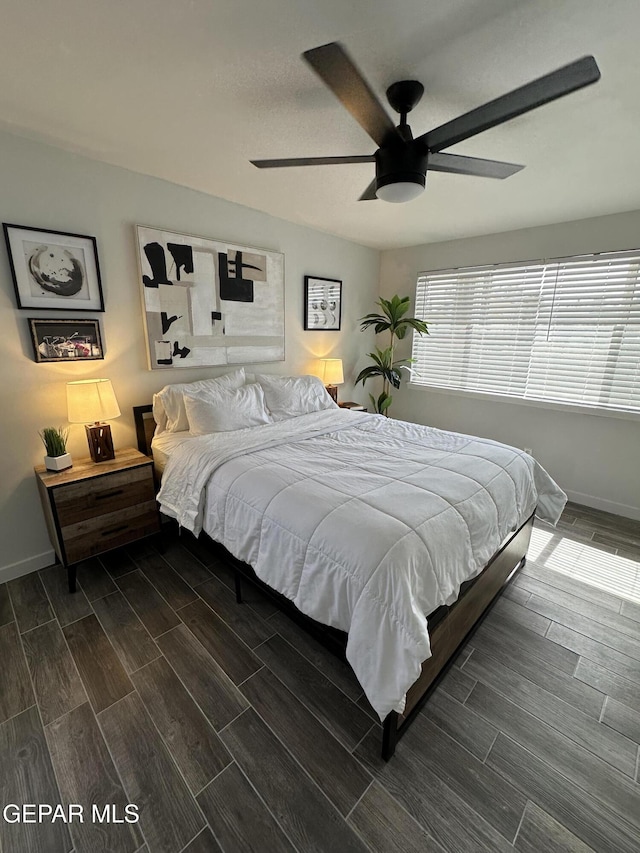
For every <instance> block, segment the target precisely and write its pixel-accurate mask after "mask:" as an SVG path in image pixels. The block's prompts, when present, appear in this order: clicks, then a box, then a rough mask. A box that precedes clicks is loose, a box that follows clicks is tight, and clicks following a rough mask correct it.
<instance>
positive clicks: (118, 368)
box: [0, 134, 379, 580]
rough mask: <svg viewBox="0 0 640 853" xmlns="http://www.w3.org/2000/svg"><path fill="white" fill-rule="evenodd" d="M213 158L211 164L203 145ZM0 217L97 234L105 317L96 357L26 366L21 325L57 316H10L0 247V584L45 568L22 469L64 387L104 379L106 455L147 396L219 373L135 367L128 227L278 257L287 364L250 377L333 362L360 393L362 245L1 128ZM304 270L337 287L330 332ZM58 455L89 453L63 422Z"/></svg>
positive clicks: (374, 263) (372, 288) (346, 389)
mask: <svg viewBox="0 0 640 853" xmlns="http://www.w3.org/2000/svg"><path fill="white" fill-rule="evenodd" d="M211 156H212V157H215V146H213V147H212V151H211ZM0 220H2V221H3V222H11V223H14V224H18V225H26V226H33V227H36V228H51V229H54V230H60V231H70V232H76V233H80V234H91V235H93V236H95V237H96V238H97V241H98V253H99V259H100V266H101V272H102V283H103V290H104V296H105V303H106V313H104V314H101V315H98V314H95V315H91V314H87V315H86V316H96V317H99V318H100V323H101V327H102V334H103V343H104V345H105V349H106V358H105V360H104V361H100V362H89V363H87V364H84V365H83V364H77V363H74V364H67V365H51V364H36V363H35V362H34V361H33V356H32V350H31V344H30V340H29V336H28V329H27V325H28V324H27V317H30V316H41V317H48V316H51V315H53V316H55V313H57V312H46V311H44V312H42V311H41V312H37V311H33V310H17V309H16V307H15V305H16V302H15V296H14V292H13V285H12V282H11V275H10V272H9V264H8V261H7V257H6V249H5V246H4V241H2V245H1V246H0V352H1V356H2V357H1V361H0V365H1V367H0V371H1V383H0V450H1V452H2V462H1V466H2V467H1V475H0V545H1V547H0V580H6V579H8V578H9V577H15V576H17V575H19V574H23V573H24V572H26V571H30V570H32V569H36V568H40V567H42V566H44V565H47V564H49V563H50V562H51V561H52V557H53V552H52V550H51V546H50V544H49V540H48V538H47V533H46V529H45V525H44V521H43V516H42V511H41V508H40V503H39V498H38V493H37V489H36V483H35V477H34V474H33V465H34V464H40V463H41V462H42V457H43V454H44V450H43V447H42V445H41V443H40V439H39V437H38V430H39V429H41V428H42V427H43V426H49V425H58V424H61V423H64V422H65V420H66V397H65V393H66V392H65V382H67V381H69V380H72V379H80V378H83V377H89V376H104V377H108V378H110V379H111V380H112V381H113V386H114V389H115V392H116V394H117V397H118V401H119V403H120V408H121V410H122V412H123V416H122V417H121V418H119V419H118V420H116V421H113V422H112V431H113V436H114V443H115V445H116V451H117V448H118V447H120V448H122V447H127V446H135V432H134V426H133V415H132V413H131V407H132V406H134V405H142V404H144V403H149V402H151V396H152V394H153V392H154V391H157V390H158V389H159V388H161V387H162V386H163V385H164V384H166V383H168V382H181V381H190V380H194V379H201V378H204V377H206V376H209V375H211V376H213V375H216V374H217V373H220V372H221V371H220V370H215V369H204V368H200V369H198V368H194V369H190V370H184V369H183V370H180V369H174V370H165V371H149V370H147V367H146V352H145V344H144V337H143V326H142V313H141V297H140V291H139V283H138V275H137V269H136V256H135V245H134V227H133V226H134V223H140V224H144V225H151V226H156V227H162V228H165V229H167V230H170V231H171V230H174V231H181V232H185V233H188V234H196V235H201V236H205V237H212V238H221V239H224V240H229V241H230V242H235V243H240V244H241V245H249V246H258V247H264V248H268V249H273V250H276V251H281V252H284V255H285V280H286V294H285V300H286V361H285V362H278V363H274V364H268V365H264V366H263V367H261V368H260V369H261V370H262V369H264V371H265V372H274V373H292V374H299V373H304V372H309V371H311V370H312V369H313V367H314V362H315V359H316V358H318V357H322V356H329V355H331V356H334V357H340V358H343V359H344V367H345V379H347V384H345V386H343V387H342V388H341V389H340V397H341V399H366V393H364V392H363V391H362V386H359V392H357V393H356V394H354V393H353V389H352V385H351V383H350V382H349V379H350V380H351V381H352V380H353V378H355V376H356V374H357V371H358V370H359V369H360V368H361V367H362V366H363V363H364V359H363V353H365V352H366V351H367V350H368V349H369V348H370V346H371V342H372V338H371V337H370V336H369V335H363V334H361V333H360V332H359V331H358V323H357V319H358V317H361V316H362V315H363V314H365V313H367V312H368V311H370V310H372V309H373V303H374V301H375V299H376V298H377V290H378V272H379V254H378V252H376V251H374V250H372V249H367V248H363V247H362V246H357V245H355V244H353V243H348V242H346V241H344V240H339V239H337V238H335V237H331V236H328V235H325V234H322V233H319V232H317V231H313V230H311V229H309V228H302V227H299V226H296V225H292V224H291V223H288V222H284V221H282V220H280V219H276V218H274V217H272V216H268V215H267V214H264V213H260V212H258V211H255V210H251V209H248V208H246V207H241V206H240V205H236V204H232V203H230V202H226V201H223V200H222V199H218V198H214V197H212V196H209V195H205V194H204V193H198V192H194V191H193V190H188V189H185V188H183V187H179V186H176V185H174V184H170V183H168V182H166V181H161V180H158V179H155V178H150V177H147V176H144V175H140V174H136V173H133V172H128V171H126V170H124V169H119V168H117V167H114V166H108V165H105V164H102V163H98V162H95V161H93V160H89V159H86V158H83V157H80V156H77V155H74V154H70V153H68V152H64V151H61V150H59V149H57V148H53V147H50V146H46V145H41V144H39V143H35V142H32V141H29V140H26V139H22V138H19V137H15V136H11V135H9V134H0ZM305 274H313V275H319V276H325V277H328V278H338V279H341V280H342V281H343V317H342V330H341V331H340V332H324V333H323V332H305V331H303V322H302V318H303V287H304V283H303V277H304V275H305ZM60 316H64V315H63V314H62V313H61V314H60ZM70 316H73V315H70ZM80 316H85V315H80ZM358 393H359V396H358ZM69 450H70V452H71V453H72V455H74V456H75V457H76V458H78V457H80V456H86V455H87V454H88V448H87V444H86V439H85V435H84V429H83V427H82V426H74V427H72V433H71V439H70V443H69Z"/></svg>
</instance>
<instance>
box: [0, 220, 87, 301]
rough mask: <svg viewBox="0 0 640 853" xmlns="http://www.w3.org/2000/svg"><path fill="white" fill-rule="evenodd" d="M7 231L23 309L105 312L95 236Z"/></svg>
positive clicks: (6, 228)
mask: <svg viewBox="0 0 640 853" xmlns="http://www.w3.org/2000/svg"><path fill="white" fill-rule="evenodd" d="M2 227H3V229H4V238H5V240H6V243H7V252H8V254H9V264H10V265H11V275H12V277H13V286H14V288H15V291H16V300H17V303H18V308H36V309H39V308H41V309H42V310H44V311H104V299H103V296H102V284H101V281H100V267H99V265H98V247H97V243H96V238H95V237H89V236H85V235H83V234H68V233H66V232H64V231H48V230H47V229H45V228H40V229H36V228H25V227H23V226H22V225H10V224H9V223H7V222H5V223H3V225H2Z"/></svg>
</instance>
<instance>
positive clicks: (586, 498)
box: [565, 489, 640, 521]
mask: <svg viewBox="0 0 640 853" xmlns="http://www.w3.org/2000/svg"><path fill="white" fill-rule="evenodd" d="M565 491H566V493H567V496H568V498H569V500H570V501H573V503H576V504H583V506H590V507H591V508H592V509H601V510H604V512H612V513H613V514H614V515H623V516H624V517H625V518H632V519H634V521H640V507H637V506H628V505H627V504H621V503H617V502H616V501H608V500H605V499H604V498H597V497H595V496H594V495H584V494H583V493H582V492H571V491H569V490H568V489H565Z"/></svg>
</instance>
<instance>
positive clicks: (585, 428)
mask: <svg viewBox="0 0 640 853" xmlns="http://www.w3.org/2000/svg"><path fill="white" fill-rule="evenodd" d="M639 246H640V211H635V212H633V213H623V214H616V215H614V216H603V217H599V218H597V219H584V220H580V221H577V222H567V223H562V224H559V225H550V226H545V227H541V228H528V229H523V230H521V231H512V232H508V233H503V234H492V235H488V236H485V237H474V238H471V239H466V240H454V241H451V242H447V243H432V244H428V245H423V246H413V247H411V248H407V249H392V250H388V251H385V252H383V253H382V258H381V273H380V281H381V285H380V287H381V294H382V295H383V296H385V297H389V296H391V295H392V294H394V293H399V294H400V295H405V294H410V295H411V297H412V299H413V297H414V296H415V287H416V277H417V274H418V272H421V271H425V270H436V269H448V268H451V267H457V266H460V267H462V266H470V265H475V264H489V263H500V262H507V261H522V260H532V259H538V258H554V257H560V256H563V255H574V254H580V253H589V252H598V251H606V250H615V249H637V248H638V247H639ZM409 345H410V344H409ZM392 412H393V414H394V416H395V417H398V418H403V419H406V420H410V421H416V422H418V423H425V424H430V425H431V426H435V427H439V428H441V429H448V430H453V431H455V432H462V433H471V434H475V435H481V436H485V437H489V438H494V439H497V440H499V441H504V442H505V443H508V444H512V445H515V446H517V447H522V448H524V447H530V448H533V451H534V456H535V457H536V458H537V459H538V460H539V461H540V463H541V464H542V465H543V466H544V467H545V468H546V469H547V470H548V471H549V472H550V473H551V474H552V476H553V477H554V478H555V479H556V480H557V482H558V483H559V484H560V486H562V488H563V489H564V490H565V491H566V492H568V493H569V496H570V497H571V498H572V499H574V500H576V501H579V502H582V503H584V504H587V505H590V506H594V507H598V508H600V509H606V510H609V511H611V512H615V513H619V514H621V515H627V516H629V517H631V518H640V419H634V420H629V419H627V420H625V419H621V418H615V417H600V416H597V415H593V414H588V413H582V412H580V413H577V412H567V411H560V410H558V409H552V408H539V407H535V406H531V405H522V404H516V403H510V402H503V401H499V402H494V401H490V400H485V399H480V398H478V397H474V396H472V395H453V394H450V393H446V392H436V391H431V390H427V389H424V388H415V387H411V388H410V387H408V386H406V385H405V386H403V388H402V389H401V390H400V391H399V392H398V391H397V392H395V393H394V403H393V409H392Z"/></svg>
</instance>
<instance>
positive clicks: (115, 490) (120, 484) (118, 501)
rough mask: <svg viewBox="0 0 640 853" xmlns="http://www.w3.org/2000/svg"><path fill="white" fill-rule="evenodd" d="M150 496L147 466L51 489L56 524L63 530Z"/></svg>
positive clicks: (150, 486) (150, 479)
mask: <svg viewBox="0 0 640 853" xmlns="http://www.w3.org/2000/svg"><path fill="white" fill-rule="evenodd" d="M154 497H155V489H154V484H153V471H152V468H151V466H150V465H142V466H140V467H139V468H130V469H129V470H127V471H119V472H117V473H113V474H108V475H103V476H100V477H93V478H91V479H87V480H81V481H80V482H78V483H70V484H69V485H64V486H59V487H58V488H56V489H54V490H53V499H54V502H55V506H56V512H57V514H58V522H59V524H60V527H63V528H64V527H67V526H68V525H72V524H76V523H77V522H80V521H84V520H85V519H88V518H96V517H98V516H102V515H105V514H108V513H112V512H114V511H115V510H119V509H123V508H124V507H130V506H134V505H135V504H141V503H145V502H146V501H150V500H153V498H154Z"/></svg>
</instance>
